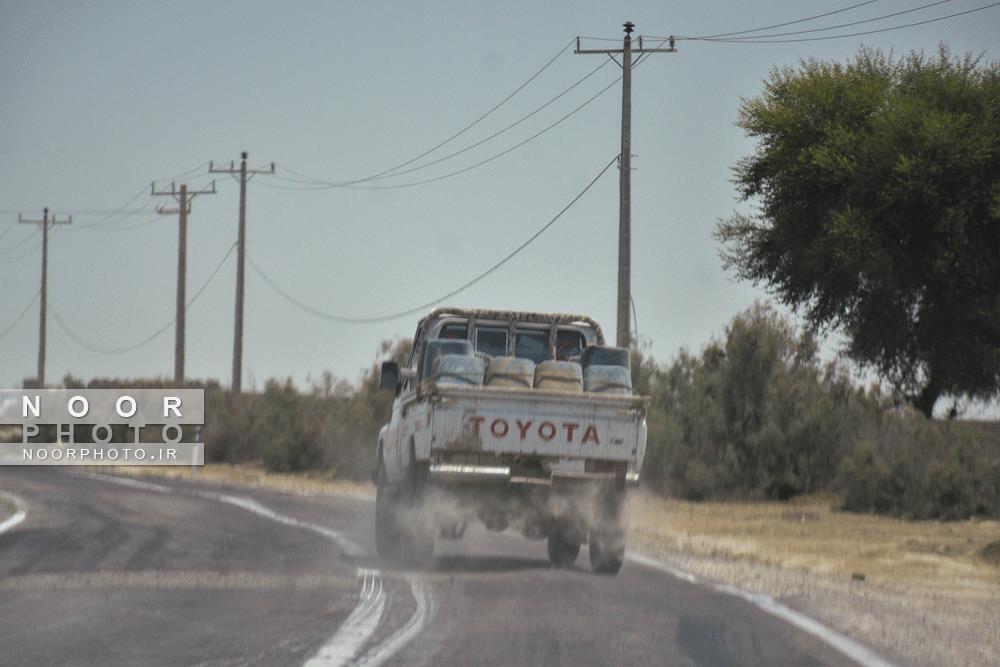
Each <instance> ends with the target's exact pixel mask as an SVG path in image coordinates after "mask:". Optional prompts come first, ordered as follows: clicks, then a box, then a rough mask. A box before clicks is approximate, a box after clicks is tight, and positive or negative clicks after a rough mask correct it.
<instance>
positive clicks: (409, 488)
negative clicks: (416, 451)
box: [397, 445, 436, 568]
mask: <svg viewBox="0 0 1000 667" xmlns="http://www.w3.org/2000/svg"><path fill="white" fill-rule="evenodd" d="M410 461H411V464H410V469H409V470H408V471H407V474H406V478H405V480H404V483H403V489H402V497H403V498H402V500H403V505H404V509H403V510H402V511H401V512H398V513H397V525H398V526H399V544H400V549H399V554H400V562H401V563H402V564H403V565H406V566H408V567H413V568H425V567H427V566H428V565H429V564H430V562H431V559H433V557H434V537H435V532H436V529H435V524H434V511H433V509H432V508H431V507H430V505H429V503H428V502H427V486H428V480H427V468H426V467H425V466H420V465H417V464H415V463H413V461H414V457H413V452H412V445H411V452H410Z"/></svg>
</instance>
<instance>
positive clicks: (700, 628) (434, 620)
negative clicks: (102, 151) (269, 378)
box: [0, 468, 854, 666]
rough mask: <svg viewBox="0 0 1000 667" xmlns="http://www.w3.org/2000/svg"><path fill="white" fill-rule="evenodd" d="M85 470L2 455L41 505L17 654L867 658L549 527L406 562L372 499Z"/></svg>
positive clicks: (20, 577)
mask: <svg viewBox="0 0 1000 667" xmlns="http://www.w3.org/2000/svg"><path fill="white" fill-rule="evenodd" d="M81 472H83V474H85V475H86V474H88V473H86V472H84V471H81ZM73 473H74V471H67V470H65V469H62V470H56V469H41V468H32V469H16V468H6V469H2V470H0V491H5V492H8V494H13V496H12V497H16V498H17V499H20V501H22V502H23V503H24V504H25V505H26V507H27V516H26V518H25V520H24V521H23V522H21V523H19V524H17V525H15V526H13V527H10V528H8V529H7V530H6V532H3V533H2V534H0V664H3V665H62V664H72V665H119V664H122V665H206V666H207V665H245V664H252V665H258V664H259V665H298V664H305V663H307V661H308V664H310V665H336V664H354V663H363V664H370V665H374V664H388V665H478V664H482V665H632V664H636V665H640V664H641V665H845V664H854V663H853V662H852V661H850V660H848V658H847V657H845V656H844V655H843V654H842V653H841V652H839V651H837V650H835V649H834V648H833V647H831V646H830V645H828V644H826V643H824V642H823V641H821V640H820V639H817V638H816V637H815V636H813V635H812V634H807V633H806V632H803V631H802V630H800V629H798V628H796V627H795V626H793V625H791V624H789V623H787V622H786V621H784V620H782V619H781V618H778V617H776V616H774V615H772V614H769V613H766V612H764V611H762V610H761V609H760V608H758V607H757V606H755V605H753V604H751V603H750V602H748V601H746V600H743V599H740V598H738V597H734V596H732V595H726V594H723V593H720V592H718V591H715V590H712V589H711V588H707V587H705V586H701V585H696V584H692V583H689V582H687V581H683V580H681V579H678V578H676V577H674V576H671V575H669V574H667V573H665V572H662V571H659V570H656V569H652V568H649V567H645V566H642V565H639V564H637V563H635V562H627V563H626V564H625V566H624V567H623V569H622V572H621V573H620V575H619V576H617V577H605V576H597V575H594V574H591V573H590V571H589V567H588V563H587V557H586V553H585V552H586V549H584V550H583V553H581V556H580V558H579V560H578V561H577V564H576V567H575V568H573V569H570V570H553V569H550V568H549V565H548V561H547V559H546V555H545V544H544V542H541V541H528V540H525V539H523V538H521V537H519V536H517V535H514V534H509V533H503V534H493V533H487V532H486V531H483V530H476V529H470V530H469V532H468V533H466V536H465V538H464V539H463V540H461V541H458V542H442V541H440V540H439V542H438V554H439V555H438V557H437V558H436V560H435V563H434V566H433V569H432V570H431V571H430V572H424V573H413V572H398V571H393V570H392V569H391V568H389V567H386V565H385V564H383V563H380V562H379V561H378V560H377V559H376V558H374V557H373V556H371V554H372V553H373V552H374V545H373V544H372V534H371V523H372V514H373V510H374V506H373V504H372V503H370V502H366V501H364V500H355V499H348V498H340V497H337V498H334V497H316V496H298V495H291V494H282V493H277V492H269V491H262V490H257V489H253V490H248V489H242V488H240V489H237V488H221V487H216V486H208V485H204V484H198V483H192V482H177V481H161V480H153V479H150V480H148V482H146V483H143V482H139V483H132V482H131V481H130V480H126V481H125V482H120V481H119V482H116V481H115V480H114V478H108V477H101V476H97V477H93V476H78V475H75V474H73ZM7 504H8V505H9V504H10V502H9V500H8V503H7ZM5 512H6V514H9V512H10V508H9V507H8V508H7V509H6V510H5V509H3V503H0V522H2V521H3V520H4V518H5Z"/></svg>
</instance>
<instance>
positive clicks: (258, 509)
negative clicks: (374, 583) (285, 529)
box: [196, 491, 365, 556]
mask: <svg viewBox="0 0 1000 667" xmlns="http://www.w3.org/2000/svg"><path fill="white" fill-rule="evenodd" d="M196 493H197V494H198V495H199V496H202V497H204V498H211V499H212V500H218V501H219V502H223V503H229V504H230V505H235V506H236V507H241V508H243V509H245V510H247V511H248V512H253V513H254V514H256V515H258V516H262V517H264V518H266V519H270V520H271V521H276V522H278V523H283V524H285V525H286V526H295V527H296V528H304V529H306V530H311V531H313V532H314V533H319V534H320V535H322V536H323V537H325V538H327V539H328V540H331V541H332V542H335V543H336V544H337V546H338V547H340V548H341V549H342V550H343V551H344V552H345V553H346V554H348V555H350V556H364V555H365V550H364V549H362V548H361V547H359V546H358V545H357V544H355V543H354V542H352V541H351V540H349V539H347V538H346V537H344V536H343V535H341V534H340V533H339V532H337V531H336V530H334V529H332V528H327V527H326V526H321V525H319V524H317V523H310V522H308V521H299V520H298V519H293V518H292V517H290V516H285V515H284V514H279V513H277V512H275V511H274V510H272V509H270V508H267V507H265V506H263V505H261V504H260V503H258V502H257V501H256V500H254V499H252V498H247V497H245V496H230V495H228V494H225V493H215V492H213V491H196Z"/></svg>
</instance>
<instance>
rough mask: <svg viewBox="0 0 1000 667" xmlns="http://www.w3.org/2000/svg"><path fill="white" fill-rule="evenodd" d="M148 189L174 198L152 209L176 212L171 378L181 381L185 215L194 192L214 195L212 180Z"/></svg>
mask: <svg viewBox="0 0 1000 667" xmlns="http://www.w3.org/2000/svg"><path fill="white" fill-rule="evenodd" d="M151 193H152V194H153V196H159V197H173V198H174V199H176V200H177V208H164V207H162V206H158V207H156V212H157V213H159V214H160V215H172V214H174V213H176V214H177V222H178V224H177V227H178V232H177V314H176V316H175V319H174V323H175V326H174V382H175V383H177V384H181V383H183V382H184V340H185V328H186V326H187V317H186V314H187V296H186V294H185V293H186V290H187V219H188V214H189V213H191V200H192V199H194V198H195V197H196V196H197V195H214V194H215V181H212V189H211V190H198V191H195V192H191V191H189V190H188V187H187V184H186V183H182V184H181V187H180V189H177V186H176V185H175V184H174V183H171V184H170V190H163V191H160V192H157V190H156V183H153V186H152V189H151Z"/></svg>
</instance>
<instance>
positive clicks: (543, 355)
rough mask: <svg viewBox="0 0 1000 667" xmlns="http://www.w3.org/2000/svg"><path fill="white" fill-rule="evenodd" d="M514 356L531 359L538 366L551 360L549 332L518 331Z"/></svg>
mask: <svg viewBox="0 0 1000 667" xmlns="http://www.w3.org/2000/svg"><path fill="white" fill-rule="evenodd" d="M514 356H515V357H521V358H523V359H531V360H532V361H534V362H535V363H536V364H537V363H541V362H543V361H545V360H546V359H551V358H552V357H551V356H550V355H549V332H548V331H518V332H517V339H516V342H515V344H514Z"/></svg>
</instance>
